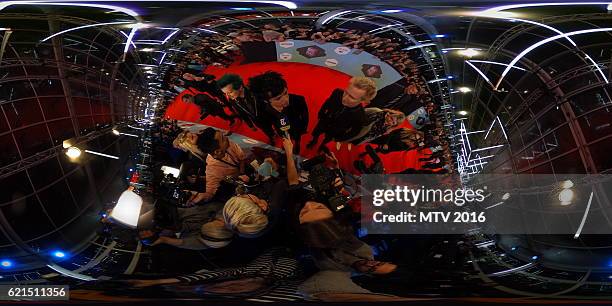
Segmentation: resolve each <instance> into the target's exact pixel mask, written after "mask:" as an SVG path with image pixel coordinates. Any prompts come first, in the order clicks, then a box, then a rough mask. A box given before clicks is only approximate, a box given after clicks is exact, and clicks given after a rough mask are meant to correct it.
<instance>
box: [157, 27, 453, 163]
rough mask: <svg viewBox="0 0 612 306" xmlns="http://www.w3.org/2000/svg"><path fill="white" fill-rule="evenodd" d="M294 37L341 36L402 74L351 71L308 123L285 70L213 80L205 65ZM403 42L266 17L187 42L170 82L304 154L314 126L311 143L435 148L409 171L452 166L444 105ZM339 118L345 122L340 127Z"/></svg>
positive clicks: (186, 97)
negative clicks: (381, 81)
mask: <svg viewBox="0 0 612 306" xmlns="http://www.w3.org/2000/svg"><path fill="white" fill-rule="evenodd" d="M292 39H302V40H304V39H305V40H312V41H314V42H316V43H318V44H324V43H328V42H331V43H338V44H342V45H345V46H347V47H349V48H352V49H355V50H363V51H366V52H368V53H370V54H372V55H374V56H376V57H378V58H379V59H380V60H382V61H385V62H386V63H388V64H389V65H391V66H392V67H394V68H395V69H396V70H397V71H398V72H399V73H400V75H401V76H402V79H400V80H399V81H397V82H395V83H394V84H392V85H389V86H386V87H384V88H376V85H375V84H374V83H373V82H371V81H368V80H367V78H353V79H352V80H351V84H350V85H349V86H347V87H346V88H343V89H337V90H335V91H333V92H332V93H331V94H330V96H329V98H328V99H327V100H326V101H325V103H324V104H323V106H322V107H321V109H320V110H318V118H317V119H318V120H317V121H318V122H317V124H316V125H315V126H314V127H310V128H309V127H308V119H309V111H308V105H309V104H308V97H302V96H299V95H295V94H291V88H288V85H287V82H286V80H285V79H284V77H283V76H282V75H281V74H279V73H276V72H274V71H268V72H266V73H263V74H261V75H259V76H255V77H253V78H250V79H249V80H243V79H242V78H241V77H240V76H238V75H234V74H227V75H223V76H221V77H220V78H217V79H215V77H214V76H212V75H209V74H206V73H205V72H204V71H205V70H206V68H207V67H208V66H220V67H227V66H228V65H230V64H232V63H233V62H235V61H237V60H240V59H241V58H244V57H243V55H244V54H243V52H244V51H246V50H250V49H253V48H245V47H244V46H245V45H248V44H252V43H258V42H263V43H268V42H276V41H285V40H292ZM403 44H404V43H403V42H402V41H401V40H400V39H399V38H383V37H379V36H377V35H375V34H371V33H368V32H366V31H363V30H338V29H335V28H331V27H330V28H324V29H314V28H313V27H312V26H311V25H310V24H297V23H296V24H291V23H284V24H278V25H277V24H273V23H268V24H264V25H263V26H262V27H260V28H258V29H255V28H251V27H249V28H236V29H233V30H230V32H229V33H228V34H227V35H221V34H210V33H206V34H203V35H197V36H195V39H193V40H192V41H191V42H190V46H191V48H190V49H189V50H188V51H187V53H186V54H185V55H184V57H183V58H182V59H181V61H179V63H177V65H176V67H175V69H174V70H173V72H171V73H170V74H169V77H168V78H167V82H168V84H169V87H170V88H171V89H172V90H174V91H175V92H176V93H183V96H182V100H183V101H184V102H187V103H194V104H196V105H198V106H199V107H200V109H201V114H202V116H201V119H204V118H206V117H208V116H216V117H220V118H222V119H224V120H227V121H228V122H229V123H230V125H231V126H234V124H236V123H244V124H246V125H248V127H249V128H250V129H252V130H257V129H260V130H261V131H263V132H264V133H265V135H266V136H267V138H268V143H270V144H274V143H275V140H274V139H275V138H277V137H279V136H281V137H282V136H289V137H290V138H291V139H292V140H294V142H295V150H296V152H295V153H299V151H300V148H301V144H302V139H303V138H304V136H305V135H306V134H308V132H309V130H312V132H311V134H312V136H313V138H314V139H313V140H314V142H313V141H311V142H310V143H308V145H309V147H313V146H315V145H317V144H318V145H319V146H318V147H319V148H322V147H324V146H325V145H326V144H327V143H329V142H331V141H334V142H336V143H337V144H336V146H337V147H340V146H341V144H343V143H346V144H347V145H348V148H349V149H350V148H351V146H352V145H360V144H366V143H369V144H371V145H373V146H376V147H377V148H376V152H377V153H379V154H388V153H391V152H397V151H408V150H421V152H427V153H430V151H433V152H431V153H435V154H433V156H432V158H431V159H424V160H421V162H423V163H426V164H429V165H426V167H424V169H420V170H417V169H412V170H414V171H419V172H425V173H433V172H436V173H440V172H441V173H444V172H452V171H453V170H454V161H453V159H452V155H451V153H450V152H451V150H450V147H449V143H448V141H446V140H445V139H446V137H445V136H446V135H445V134H446V131H445V129H444V123H443V122H444V121H443V120H444V118H443V116H442V112H441V110H440V108H439V105H437V104H436V103H434V100H433V98H432V97H431V95H430V93H429V91H428V87H427V85H426V82H425V81H424V80H423V78H422V76H421V73H420V71H419V68H418V65H417V63H416V62H415V61H414V60H413V59H412V57H413V56H412V54H410V53H408V52H406V51H402V49H403V48H404V47H405V46H404V45H403ZM258 46H259V45H258ZM230 85H231V86H230ZM361 90H366V91H367V94H364V96H363V97H359V96H357V97H354V98H358V99H360V101H353V102H352V103H351V101H349V100H350V99H349V98H350V97H353V96H351V94H355V95H358V94H360V92H355V91H361ZM184 91H187V92H186V93H185V92H184ZM339 102H341V103H339ZM315 111H316V110H315ZM311 113H314V112H313V110H311ZM413 117H417V120H416V122H417V123H419V125H417V126H412V127H406V125H405V124H404V121H406V120H407V119H410V118H413ZM330 122H331V123H333V125H330V124H329V123H330ZM411 123H412V121H411ZM337 124H340V125H346V126H340V127H338V126H337ZM319 135H325V136H324V137H323V141H322V142H321V143H318V142H316V140H317V139H318V137H319ZM338 143H340V144H338ZM427 149H431V150H427ZM436 165H439V166H440V167H436ZM412 170H410V169H407V171H412Z"/></svg>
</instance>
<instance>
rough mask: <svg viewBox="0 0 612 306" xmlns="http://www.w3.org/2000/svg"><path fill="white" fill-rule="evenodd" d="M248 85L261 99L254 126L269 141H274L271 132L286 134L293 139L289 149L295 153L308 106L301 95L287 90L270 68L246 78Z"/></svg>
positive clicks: (302, 132)
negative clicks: (256, 121)
mask: <svg viewBox="0 0 612 306" xmlns="http://www.w3.org/2000/svg"><path fill="white" fill-rule="evenodd" d="M249 88H250V89H251V91H252V92H253V94H254V95H255V97H256V98H257V99H258V100H259V101H261V102H262V103H261V105H262V110H263V112H262V113H261V116H260V118H259V120H258V126H259V127H260V128H261V129H262V130H263V131H264V133H266V135H267V136H268V139H269V142H270V144H273V143H274V136H275V135H279V136H281V137H283V138H287V136H289V137H290V138H291V140H293V141H295V145H294V147H293V148H294V149H293V151H294V153H295V154H298V153H299V151H300V143H301V139H302V135H303V134H305V133H306V130H307V129H308V106H307V104H306V100H305V99H304V97H303V96H299V95H294V94H290V93H289V91H288V89H287V81H285V80H284V79H283V76H282V75H281V74H280V73H278V72H274V71H268V72H266V73H263V74H260V75H258V76H255V77H252V78H250V79H249Z"/></svg>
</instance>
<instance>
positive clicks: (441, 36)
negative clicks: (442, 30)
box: [434, 34, 446, 38]
mask: <svg viewBox="0 0 612 306" xmlns="http://www.w3.org/2000/svg"><path fill="white" fill-rule="evenodd" d="M434 37H435V38H444V37H446V34H436V35H434Z"/></svg>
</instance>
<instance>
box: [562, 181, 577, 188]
mask: <svg viewBox="0 0 612 306" xmlns="http://www.w3.org/2000/svg"><path fill="white" fill-rule="evenodd" d="M572 187H574V182H572V181H571V180H567V181H563V183H561V188H563V189H569V188H572Z"/></svg>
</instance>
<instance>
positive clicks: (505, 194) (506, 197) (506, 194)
mask: <svg viewBox="0 0 612 306" xmlns="http://www.w3.org/2000/svg"><path fill="white" fill-rule="evenodd" d="M509 198H510V194H509V193H507V192H506V193H504V195H503V196H502V200H504V201H506V200H508V199H509Z"/></svg>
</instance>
